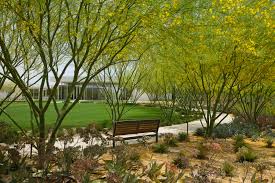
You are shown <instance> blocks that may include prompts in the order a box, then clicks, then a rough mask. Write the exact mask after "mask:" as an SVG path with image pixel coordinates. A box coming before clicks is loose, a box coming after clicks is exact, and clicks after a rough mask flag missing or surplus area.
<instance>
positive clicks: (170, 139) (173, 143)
mask: <svg viewBox="0 0 275 183" xmlns="http://www.w3.org/2000/svg"><path fill="white" fill-rule="evenodd" d="M163 141H164V143H165V144H166V145H167V146H170V147H177V146H178V145H177V142H178V141H177V139H176V137H175V136H174V135H173V134H165V135H164V139H163Z"/></svg>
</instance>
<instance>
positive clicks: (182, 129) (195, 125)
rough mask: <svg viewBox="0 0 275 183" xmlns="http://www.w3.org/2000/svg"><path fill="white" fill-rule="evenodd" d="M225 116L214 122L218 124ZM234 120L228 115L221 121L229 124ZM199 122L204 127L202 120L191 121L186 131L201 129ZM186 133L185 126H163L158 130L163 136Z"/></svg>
mask: <svg viewBox="0 0 275 183" xmlns="http://www.w3.org/2000/svg"><path fill="white" fill-rule="evenodd" d="M225 116H226V114H222V115H221V116H220V117H219V118H218V119H217V120H216V122H219V121H220V120H221V119H222V118H224V117H225ZM233 119H234V117H233V115H230V114H229V115H228V116H227V117H225V119H224V120H223V121H222V123H230V122H232V120H233ZM201 122H202V124H203V125H204V126H206V123H205V120H204V119H199V120H195V121H191V122H189V123H188V130H189V132H194V131H196V129H197V128H201V127H202V126H201ZM186 131H187V124H178V125H172V126H164V127H160V128H159V134H165V133H172V134H178V133H179V132H186Z"/></svg>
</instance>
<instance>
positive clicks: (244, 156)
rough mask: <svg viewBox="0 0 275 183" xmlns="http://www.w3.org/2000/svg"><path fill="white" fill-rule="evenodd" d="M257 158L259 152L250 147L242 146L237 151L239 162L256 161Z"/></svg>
mask: <svg viewBox="0 0 275 183" xmlns="http://www.w3.org/2000/svg"><path fill="white" fill-rule="evenodd" d="M256 159H257V154H256V153H255V152H254V151H253V150H252V149H250V148H247V147H242V148H240V149H239V151H238V153H237V160H238V162H241V163H242V162H244V161H247V162H254V161H255V160H256Z"/></svg>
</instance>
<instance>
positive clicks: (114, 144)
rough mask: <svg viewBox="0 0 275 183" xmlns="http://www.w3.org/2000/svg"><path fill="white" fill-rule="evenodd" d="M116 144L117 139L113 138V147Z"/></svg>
mask: <svg viewBox="0 0 275 183" xmlns="http://www.w3.org/2000/svg"><path fill="white" fill-rule="evenodd" d="M115 146H116V143H115V139H113V148H114V147H115Z"/></svg>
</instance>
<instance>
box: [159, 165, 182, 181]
mask: <svg viewBox="0 0 275 183" xmlns="http://www.w3.org/2000/svg"><path fill="white" fill-rule="evenodd" d="M183 175H184V172H183V170H181V171H180V172H179V173H177V170H176V169H175V167H174V165H171V164H166V165H165V172H164V174H163V176H164V177H165V181H163V182H164V183H178V182H180V181H179V180H180V179H181V178H182V177H183ZM158 182H159V181H158Z"/></svg>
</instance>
